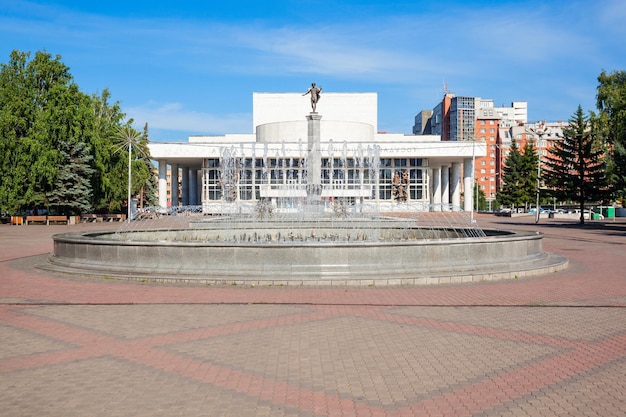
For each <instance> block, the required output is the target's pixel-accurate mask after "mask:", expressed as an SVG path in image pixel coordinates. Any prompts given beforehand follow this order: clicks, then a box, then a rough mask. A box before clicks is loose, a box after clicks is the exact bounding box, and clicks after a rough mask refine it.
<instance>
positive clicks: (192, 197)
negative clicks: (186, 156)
mask: <svg viewBox="0 0 626 417" xmlns="http://www.w3.org/2000/svg"><path fill="white" fill-rule="evenodd" d="M189 204H191V205H194V206H195V205H198V204H199V203H198V170H197V169H189Z"/></svg>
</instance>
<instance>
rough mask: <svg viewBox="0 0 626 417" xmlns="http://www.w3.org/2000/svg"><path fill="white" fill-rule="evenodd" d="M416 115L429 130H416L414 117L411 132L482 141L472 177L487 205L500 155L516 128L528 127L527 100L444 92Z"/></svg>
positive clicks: (497, 175) (496, 182)
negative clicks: (506, 102)
mask: <svg viewBox="0 0 626 417" xmlns="http://www.w3.org/2000/svg"><path fill="white" fill-rule="evenodd" d="M429 112H430V113H431V116H430V120H428V121H426V122H424V115H426V114H428V113H429ZM418 116H419V118H420V123H421V126H428V127H430V131H427V130H423V131H422V133H418V132H416V131H415V128H416V126H417V119H418V118H417V117H416V126H414V132H415V134H434V135H441V140H442V141H475V142H476V143H480V144H485V146H486V149H487V154H486V155H485V156H481V157H478V158H476V162H475V164H474V181H475V184H476V185H477V186H478V187H479V189H481V190H482V191H483V193H484V194H485V197H486V198H487V201H488V202H489V205H490V206H491V202H492V201H493V200H494V199H495V198H496V194H497V191H498V190H499V189H500V185H501V184H500V183H501V178H500V176H501V172H502V166H503V156H506V155H507V154H508V149H509V148H510V143H511V142H510V139H511V137H513V135H516V134H517V130H519V129H521V130H522V131H524V132H525V129H528V127H527V124H528V121H527V118H528V103H527V102H525V101H514V102H512V103H511V106H510V107H505V106H502V107H496V106H495V105H494V102H493V100H492V99H483V98H480V97H468V96H458V97H457V96H455V95H454V94H453V93H447V92H446V93H445V94H444V96H443V98H442V100H441V102H439V103H437V105H436V106H435V107H434V108H433V110H432V111H428V110H422V111H421V112H420V113H419V115H418ZM501 135H502V136H504V138H502V137H501ZM544 152H545V150H544ZM492 208H494V207H492Z"/></svg>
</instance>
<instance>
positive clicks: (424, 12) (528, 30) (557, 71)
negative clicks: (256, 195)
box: [0, 0, 626, 141]
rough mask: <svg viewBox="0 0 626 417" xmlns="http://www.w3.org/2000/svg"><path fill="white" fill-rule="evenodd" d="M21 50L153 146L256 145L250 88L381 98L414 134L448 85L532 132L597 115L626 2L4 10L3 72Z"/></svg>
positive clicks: (385, 120) (2, 3) (624, 64)
mask: <svg viewBox="0 0 626 417" xmlns="http://www.w3.org/2000/svg"><path fill="white" fill-rule="evenodd" d="M14 49H17V50H20V51H31V52H32V53H33V55H34V53H35V52H36V51H38V50H44V49H45V50H46V51H47V52H49V53H51V54H52V55H57V54H58V55H61V57H62V61H63V62H64V63H65V64H66V65H67V66H69V67H70V71H71V73H72V75H73V76H74V80H75V82H76V83H77V84H78V85H79V87H80V88H81V90H82V91H84V92H86V93H89V94H91V93H99V92H101V91H102V90H103V89H104V88H108V89H109V91H110V92H111V94H112V98H113V100H115V101H119V102H120V104H121V106H122V109H123V110H124V111H125V112H126V114H127V115H128V116H129V117H132V118H133V119H135V122H136V126H137V127H139V128H141V127H142V126H143V124H144V122H148V124H149V127H150V136H151V139H152V140H155V141H186V140H187V135H189V134H224V133H252V131H253V128H252V93H253V92H304V91H306V89H307V87H308V86H309V85H310V83H311V82H316V83H317V84H318V85H321V86H322V87H323V89H324V91H327V92H330V91H334V92H376V93H378V112H379V130H381V131H387V132H393V133H410V132H411V127H412V125H413V119H414V116H415V115H416V114H417V113H418V112H419V111H420V110H422V109H432V108H433V107H434V106H435V105H436V104H437V103H438V102H439V101H440V100H441V97H442V95H443V91H444V83H445V84H447V88H448V91H449V92H452V93H454V94H456V95H459V96H461V95H463V96H478V97H482V98H490V99H493V100H494V101H495V104H496V105H498V106H500V105H507V106H508V105H510V104H511V102H512V101H527V102H528V106H529V120H530V121H536V120H549V121H555V120H567V119H568V118H569V117H570V116H571V115H572V114H573V113H574V111H575V110H576V108H577V106H578V105H579V104H580V105H582V107H583V109H585V110H594V109H595V94H596V87H597V77H598V75H599V74H600V72H601V71H602V70H606V71H607V72H613V71H616V70H626V2H624V1H623V0H589V1H576V0H573V1H572V0H568V1H565V0H552V1H508V0H499V1H488V0H483V1H473V0H463V1H453V0H448V1H439V2H433V1H418V0H415V1H405V0H396V1H391V2H389V1H386V0H361V1H342V0H328V1H327V0H316V1H315V0H312V1H304V0H303V1H297V0H272V1H260V0H259V1H237V0H229V1H178V2H172V1H158V0H154V1H132V0H126V1H117V0H111V1H105V2H92V1H75V0H71V1H70V0H67V1H22V0H0V62H3V63H6V62H7V61H8V59H9V54H10V53H11V51H12V50H14ZM320 103H321V102H320ZM320 112H321V113H323V112H322V111H321V109H320Z"/></svg>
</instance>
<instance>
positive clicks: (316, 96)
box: [302, 83, 322, 113]
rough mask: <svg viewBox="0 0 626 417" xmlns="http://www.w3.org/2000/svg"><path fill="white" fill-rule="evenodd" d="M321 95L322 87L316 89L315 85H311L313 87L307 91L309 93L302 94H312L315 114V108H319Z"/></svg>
mask: <svg viewBox="0 0 626 417" xmlns="http://www.w3.org/2000/svg"><path fill="white" fill-rule="evenodd" d="M321 93H322V87H316V86H315V83H311V87H310V88H309V89H308V90H307V92H306V93H304V94H302V95H303V96H306V95H307V94H311V108H312V109H313V113H315V108H316V107H317V102H318V101H319V99H320V96H321Z"/></svg>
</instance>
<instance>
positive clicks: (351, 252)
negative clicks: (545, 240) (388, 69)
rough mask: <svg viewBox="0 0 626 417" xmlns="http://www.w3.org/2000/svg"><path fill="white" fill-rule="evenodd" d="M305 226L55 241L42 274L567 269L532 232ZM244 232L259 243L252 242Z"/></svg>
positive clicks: (354, 278)
mask: <svg viewBox="0 0 626 417" xmlns="http://www.w3.org/2000/svg"><path fill="white" fill-rule="evenodd" d="M307 226H309V225H307V224H306V223H303V224H301V225H300V227H299V228H294V227H293V225H284V224H281V226H280V227H278V228H276V227H271V224H270V223H268V224H266V225H265V226H262V225H259V224H256V226H255V229H254V231H253V230H252V229H250V230H247V229H246V227H240V228H239V229H237V230H229V231H228V232H225V231H224V229H223V228H220V227H219V226H217V225H215V226H213V225H208V226H207V225H203V226H202V227H199V228H194V229H180V230H141V231H127V232H121V233H120V232H86V233H76V234H74V233H69V234H62V235H55V236H54V237H53V239H54V252H53V255H52V256H50V258H49V260H48V264H47V265H46V266H45V268H47V269H51V270H55V271H59V272H70V273H79V274H89V275H99V276H107V277H118V278H126V279H140V280H154V281H162V282H170V281H172V282H174V281H193V282H201V283H207V284H243V285H421V284H442V283H458V282H474V281H488V280H496V279H508V278H518V277H526V276H532V275H538V274H544V273H548V272H554V271H557V270H560V269H563V268H565V267H566V266H567V259H566V258H564V257H562V256H558V255H554V254H550V253H546V252H544V251H543V250H542V245H541V242H542V235H541V234H539V233H534V232H524V231H505V230H488V229H487V230H485V231H484V232H485V235H486V236H484V237H480V238H476V237H465V236H464V234H465V233H466V231H464V230H460V229H456V228H455V229H445V228H439V229H433V228H427V229H425V228H419V227H411V228H394V227H393V224H390V225H389V228H388V229H389V230H385V227H384V223H383V227H382V231H381V232H380V236H379V237H378V238H376V239H374V238H373V237H371V236H372V235H371V233H372V231H371V230H368V229H370V228H372V229H375V230H380V229H381V224H379V223H376V224H374V225H371V227H368V226H367V225H366V224H365V223H363V224H361V225H360V226H354V227H352V228H351V229H349V230H348V231H344V232H343V234H342V236H340V235H337V234H336V233H335V234H333V232H335V231H336V230H343V229H341V228H336V227H335V226H336V225H335V224H330V225H326V228H325V227H320V226H319V224H317V227H316V229H315V231H314V236H312V235H311V233H310V232H311V231H310V229H309V228H307ZM254 233H256V234H257V237H258V236H266V239H265V240H263V239H262V240H258V239H256V240H255V239H254V238H253V236H254ZM231 235H232V237H231ZM348 235H349V237H348ZM296 236H301V238H296ZM359 236H361V238H359ZM424 236H426V237H424ZM363 237H366V238H363Z"/></svg>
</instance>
